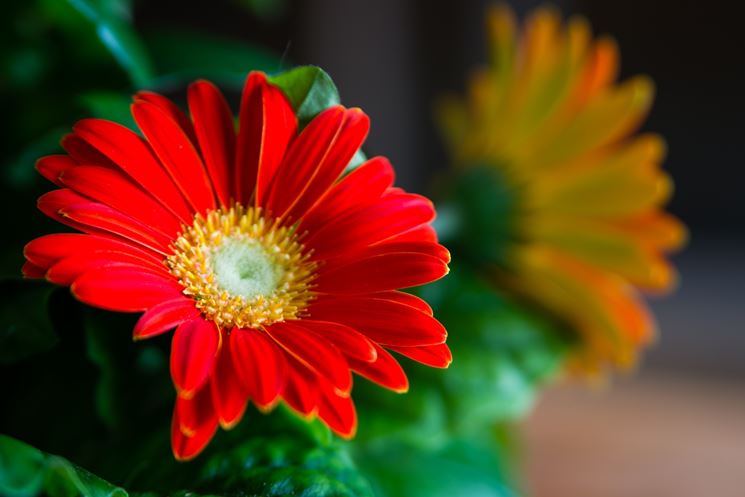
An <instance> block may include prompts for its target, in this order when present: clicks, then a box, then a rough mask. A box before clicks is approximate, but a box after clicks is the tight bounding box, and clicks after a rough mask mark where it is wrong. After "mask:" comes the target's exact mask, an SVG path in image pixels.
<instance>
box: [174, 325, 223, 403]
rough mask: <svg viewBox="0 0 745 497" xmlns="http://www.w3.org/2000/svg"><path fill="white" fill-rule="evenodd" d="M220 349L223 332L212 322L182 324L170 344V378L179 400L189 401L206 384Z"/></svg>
mask: <svg viewBox="0 0 745 497" xmlns="http://www.w3.org/2000/svg"><path fill="white" fill-rule="evenodd" d="M219 348H220V332H219V331H218V330H217V328H216V327H215V323H213V322H212V321H206V320H204V319H201V318H198V319H193V320H191V321H185V322H183V323H181V324H180V325H179V326H178V328H176V332H175V333H174V334H173V341H172V343H171V378H172V379H173V383H174V385H175V386H176V390H177V391H178V393H179V396H181V397H186V398H189V397H191V396H192V395H194V393H195V392H196V391H197V390H198V389H199V388H200V387H201V386H202V385H204V384H205V382H206V381H207V378H209V375H210V373H211V372H212V368H213V367H214V365H215V356H216V355H217V352H218V350H219Z"/></svg>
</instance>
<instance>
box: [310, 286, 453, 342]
mask: <svg viewBox="0 0 745 497" xmlns="http://www.w3.org/2000/svg"><path fill="white" fill-rule="evenodd" d="M308 310H309V314H310V316H311V318H313V319H320V320H323V321H333V322H336V323H341V324H344V325H347V326H349V327H351V328H354V329H355V330H357V331H359V332H360V333H362V334H363V335H365V336H367V337H368V338H370V339H372V340H374V341H376V342H377V343H379V344H381V345H397V346H403V347H412V346H418V345H436V344H439V343H444V342H445V339H446V337H447V332H446V331H445V328H444V327H443V326H442V325H441V324H440V323H439V322H438V321H437V320H436V319H434V318H433V317H432V316H429V315H427V314H425V313H423V312H421V311H419V310H417V309H415V308H413V307H411V306H408V305H405V304H400V303H398V302H393V301H390V300H383V299H378V298H370V297H347V296H345V297H334V298H326V299H319V300H317V301H316V302H314V303H312V304H311V305H310V307H309V309H308Z"/></svg>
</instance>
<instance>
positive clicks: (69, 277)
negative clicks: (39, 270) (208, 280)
mask: <svg viewBox="0 0 745 497" xmlns="http://www.w3.org/2000/svg"><path fill="white" fill-rule="evenodd" d="M112 266H128V267H133V266H134V267H141V268H143V269H145V270H148V271H152V272H154V273H159V274H162V275H163V276H164V277H166V278H167V277H168V276H169V273H168V271H167V270H166V268H165V266H163V264H158V263H154V262H152V261H150V260H149V259H146V258H142V257H138V256H136V255H132V254H129V253H127V252H113V251H110V250H99V251H95V252H88V253H85V254H80V255H72V256H70V257H65V258H64V259H62V260H61V261H59V262H57V263H56V264H54V265H53V266H52V267H50V268H49V270H48V271H47V275H46V277H47V279H48V280H49V281H51V282H52V283H56V284H57V285H65V286H67V285H72V283H73V282H74V281H75V280H76V279H77V278H78V277H79V276H80V275H81V274H83V273H85V272H87V271H90V270H92V269H98V268H104V267H112Z"/></svg>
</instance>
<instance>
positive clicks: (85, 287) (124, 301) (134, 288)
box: [70, 265, 182, 312]
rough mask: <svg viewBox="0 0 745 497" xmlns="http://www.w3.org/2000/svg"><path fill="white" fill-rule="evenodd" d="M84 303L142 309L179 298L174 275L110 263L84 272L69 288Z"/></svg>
mask: <svg viewBox="0 0 745 497" xmlns="http://www.w3.org/2000/svg"><path fill="white" fill-rule="evenodd" d="M70 290H71V291H72V293H73V295H74V296H75V297H76V298H77V299H79V300H81V301H83V302H85V303H86V304H89V305H92V306H95V307H100V308H102V309H108V310H112V311H121V312H139V311H144V310H146V309H148V308H150V307H152V306H154V305H156V304H159V303H161V302H163V301H165V300H174V299H177V298H180V297H182V293H181V291H182V288H181V285H179V284H178V282H176V281H175V280H174V279H173V278H168V277H166V276H163V275H162V274H158V273H155V272H153V271H150V270H146V269H144V268H142V267H138V266H125V265H120V266H111V267H101V268H96V269H91V270H89V271H86V272H85V273H83V275H82V276H80V277H79V278H78V279H77V280H75V282H74V283H73V284H72V286H71V287H70Z"/></svg>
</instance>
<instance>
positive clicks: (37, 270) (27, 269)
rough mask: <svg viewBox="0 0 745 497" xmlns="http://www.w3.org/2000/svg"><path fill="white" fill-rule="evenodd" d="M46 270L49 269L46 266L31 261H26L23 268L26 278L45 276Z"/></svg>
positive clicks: (22, 271)
mask: <svg viewBox="0 0 745 497" xmlns="http://www.w3.org/2000/svg"><path fill="white" fill-rule="evenodd" d="M46 272H47V270H46V269H45V268H43V267H40V266H37V265H36V264H34V263H33V262H31V261H26V262H24V263H23V267H22V268H21V273H23V277H24V278H43V277H44V276H45V275H46Z"/></svg>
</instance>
